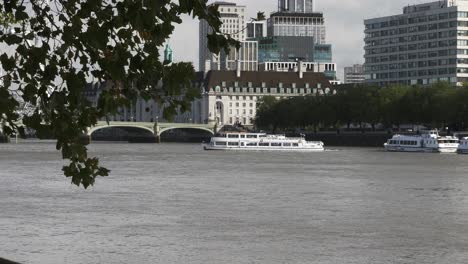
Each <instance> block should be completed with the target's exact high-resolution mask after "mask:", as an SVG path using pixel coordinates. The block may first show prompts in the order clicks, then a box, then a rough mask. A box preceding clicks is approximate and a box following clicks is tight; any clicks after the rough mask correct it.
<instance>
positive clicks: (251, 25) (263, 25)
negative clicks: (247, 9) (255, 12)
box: [247, 20, 267, 39]
mask: <svg viewBox="0 0 468 264" xmlns="http://www.w3.org/2000/svg"><path fill="white" fill-rule="evenodd" d="M266 36H267V21H266V20H264V21H250V22H247V39H255V38H263V37H266Z"/></svg>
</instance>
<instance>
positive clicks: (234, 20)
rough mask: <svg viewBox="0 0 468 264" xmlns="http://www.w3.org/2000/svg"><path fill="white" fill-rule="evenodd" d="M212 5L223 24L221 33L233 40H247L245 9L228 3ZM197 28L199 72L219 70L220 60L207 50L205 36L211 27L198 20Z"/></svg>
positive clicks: (217, 55)
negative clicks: (216, 8)
mask: <svg viewBox="0 0 468 264" xmlns="http://www.w3.org/2000/svg"><path fill="white" fill-rule="evenodd" d="M212 5H217V6H218V11H219V12H220V15H221V22H223V24H222V26H221V32H222V33H224V34H229V35H230V36H231V37H232V38H234V39H235V40H238V41H245V40H246V38H247V34H246V30H245V25H246V7H245V6H239V5H236V4H235V3H228V2H215V3H213V4H212ZM199 28H200V31H199V38H198V39H199V70H200V71H206V70H209V69H215V68H220V66H219V62H220V61H221V60H220V57H219V54H213V53H211V52H210V50H209V49H208V39H207V36H208V34H211V33H212V29H211V27H210V26H209V25H208V23H207V22H206V21H205V20H200V25H199ZM207 66H208V68H207Z"/></svg>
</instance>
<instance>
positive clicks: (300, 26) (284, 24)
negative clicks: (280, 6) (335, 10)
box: [268, 12, 326, 44]
mask: <svg viewBox="0 0 468 264" xmlns="http://www.w3.org/2000/svg"><path fill="white" fill-rule="evenodd" d="M268 35H269V36H284V37H313V38H314V42H315V43H316V44H325V43H326V31H325V19H324V17H323V14H322V13H302V12H301V13H292V12H276V13H273V14H271V16H270V18H269V19H268Z"/></svg>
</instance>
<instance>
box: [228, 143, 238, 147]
mask: <svg viewBox="0 0 468 264" xmlns="http://www.w3.org/2000/svg"><path fill="white" fill-rule="evenodd" d="M228 146H239V142H228Z"/></svg>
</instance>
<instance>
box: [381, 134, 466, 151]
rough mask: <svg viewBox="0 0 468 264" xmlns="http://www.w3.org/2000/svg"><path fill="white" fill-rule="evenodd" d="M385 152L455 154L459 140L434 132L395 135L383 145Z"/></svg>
mask: <svg viewBox="0 0 468 264" xmlns="http://www.w3.org/2000/svg"><path fill="white" fill-rule="evenodd" d="M384 146H385V149H386V150H387V151H398V152H435V153H456V152H457V149H458V146H459V140H458V138H456V137H452V136H446V137H441V136H439V133H438V132H437V131H436V130H431V131H425V132H422V134H421V135H409V136H408V135H395V136H393V137H392V138H391V139H389V140H388V141H387V143H385V144H384Z"/></svg>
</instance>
